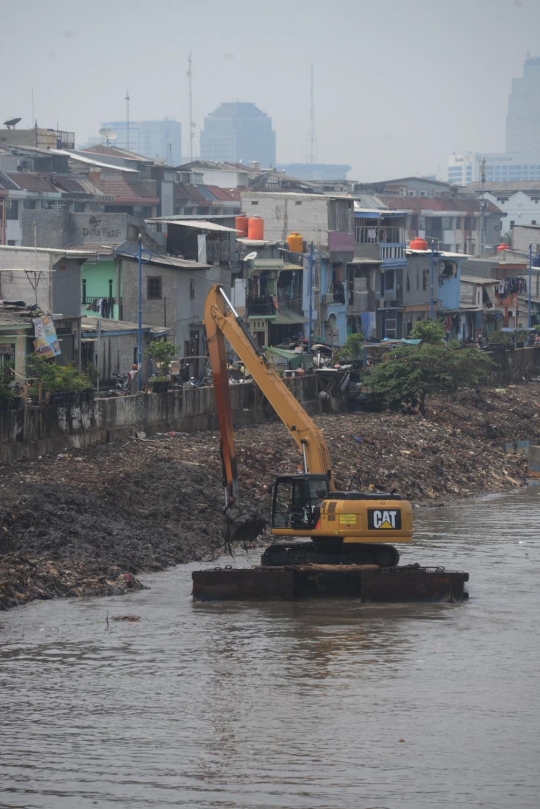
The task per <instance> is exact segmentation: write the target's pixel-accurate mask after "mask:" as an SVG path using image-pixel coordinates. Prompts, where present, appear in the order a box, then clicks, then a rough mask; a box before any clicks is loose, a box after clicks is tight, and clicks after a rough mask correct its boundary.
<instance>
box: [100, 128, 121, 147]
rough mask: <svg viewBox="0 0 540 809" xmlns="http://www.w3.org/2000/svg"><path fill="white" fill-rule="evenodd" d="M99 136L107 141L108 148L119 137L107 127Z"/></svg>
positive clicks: (101, 130)
mask: <svg viewBox="0 0 540 809" xmlns="http://www.w3.org/2000/svg"><path fill="white" fill-rule="evenodd" d="M99 134H100V135H101V137H102V138H105V140H106V141H107V146H108V145H109V141H110V140H112V141H115V140H116V138H117V137H118V135H117V134H116V132H115V131H114V129H108V128H107V127H103V129H100V130H99Z"/></svg>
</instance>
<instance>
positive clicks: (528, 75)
mask: <svg viewBox="0 0 540 809" xmlns="http://www.w3.org/2000/svg"><path fill="white" fill-rule="evenodd" d="M506 151H507V153H508V152H536V153H538V152H540V57H534V58H533V57H530V56H527V58H526V59H525V66H524V68H523V76H522V77H520V78H518V79H512V91H511V93H510V97H509V99H508V115H507V116H506Z"/></svg>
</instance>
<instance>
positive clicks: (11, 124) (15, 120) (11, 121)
mask: <svg viewBox="0 0 540 809" xmlns="http://www.w3.org/2000/svg"><path fill="white" fill-rule="evenodd" d="M19 121H22V118H10V119H9V121H4V126H7V128H8V129H9V128H10V127H11V129H14V128H15V125H16V124H18V123H19Z"/></svg>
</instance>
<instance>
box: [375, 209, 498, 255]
mask: <svg viewBox="0 0 540 809" xmlns="http://www.w3.org/2000/svg"><path fill="white" fill-rule="evenodd" d="M379 199H380V201H381V203H382V205H383V206H384V207H387V208H388V209H389V210H399V211H406V212H407V221H406V236H407V240H411V239H415V238H417V237H418V238H421V239H426V240H427V241H428V242H429V243H430V244H431V243H432V242H433V244H434V245H435V246H436V248H437V250H445V251H447V252H455V253H467V254H468V255H475V256H477V255H481V253H482V252H484V249H483V248H484V247H485V246H486V245H493V244H498V243H499V242H500V240H501V230H502V220H503V217H504V216H505V214H504V213H503V212H502V211H501V210H500V209H499V208H498V207H497V206H496V205H494V204H493V203H492V202H488V201H485V202H482V200H479V199H475V198H465V197H464V198H461V197H457V198H456V197H413V196H407V197H404V196H390V195H388V194H385V195H380V196H379Z"/></svg>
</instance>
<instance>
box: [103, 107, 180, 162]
mask: <svg viewBox="0 0 540 809" xmlns="http://www.w3.org/2000/svg"><path fill="white" fill-rule="evenodd" d="M101 126H102V128H103V129H112V130H114V132H116V135H117V139H116V140H115V141H114V145H115V146H118V148H119V149H128V148H129V151H130V152H135V153H136V154H139V155H142V156H143V157H151V158H153V159H154V158H158V159H160V160H165V161H166V163H167V164H168V165H170V166H179V165H180V164H181V162H182V125H181V124H180V123H178V121H174V120H173V119H170V118H168V119H166V120H165V121H130V122H129V144H128V124H127V121H105V122H104V123H102V124H101Z"/></svg>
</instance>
